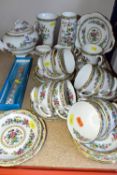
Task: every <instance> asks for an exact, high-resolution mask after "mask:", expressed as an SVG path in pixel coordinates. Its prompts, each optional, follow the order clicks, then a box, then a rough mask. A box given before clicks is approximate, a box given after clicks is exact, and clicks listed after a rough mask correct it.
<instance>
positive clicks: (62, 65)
mask: <svg viewBox="0 0 117 175" xmlns="http://www.w3.org/2000/svg"><path fill="white" fill-rule="evenodd" d="M36 51H37V55H38V56H39V57H38V61H37V67H36V69H35V75H36V77H37V78H38V80H39V81H41V82H43V81H50V80H54V81H59V80H64V79H68V78H70V77H71V76H72V74H73V72H74V70H75V59H74V55H73V54H72V51H71V50H70V49H68V48H64V47H62V46H60V45H56V46H55V47H54V48H53V49H51V48H50V46H47V45H40V46H37V47H36ZM68 60H69V61H68Z"/></svg>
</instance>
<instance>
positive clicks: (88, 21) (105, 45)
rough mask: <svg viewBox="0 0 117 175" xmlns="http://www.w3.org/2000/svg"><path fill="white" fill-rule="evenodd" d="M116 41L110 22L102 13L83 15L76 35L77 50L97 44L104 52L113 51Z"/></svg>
mask: <svg viewBox="0 0 117 175" xmlns="http://www.w3.org/2000/svg"><path fill="white" fill-rule="evenodd" d="M114 43H115V39H114V36H113V32H112V27H111V24H110V22H109V21H108V20H107V19H106V18H105V17H104V16H103V15H101V14H100V13H90V14H86V15H83V16H82V17H81V18H80V19H79V21H78V27H77V34H76V42H75V46H76V48H82V46H84V45H86V44H96V45H99V46H101V47H102V49H103V52H104V53H107V52H109V51H111V50H112V48H113V46H114Z"/></svg>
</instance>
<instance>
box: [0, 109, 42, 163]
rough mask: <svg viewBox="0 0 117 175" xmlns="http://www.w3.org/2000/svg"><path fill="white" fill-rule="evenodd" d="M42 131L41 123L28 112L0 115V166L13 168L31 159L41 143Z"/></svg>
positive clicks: (21, 111) (15, 111) (16, 111)
mask: <svg viewBox="0 0 117 175" xmlns="http://www.w3.org/2000/svg"><path fill="white" fill-rule="evenodd" d="M42 129H43V128H42V122H41V121H40V120H38V119H37V117H36V116H35V115H33V114H32V113H31V112H29V111H26V110H12V111H8V112H5V113H3V114H1V115H0V131H1V132H0V165H1V166H14V165H18V164H21V163H22V162H24V161H26V160H28V159H30V158H32V157H33V155H34V154H35V153H36V152H37V150H36V149H38V148H37V145H38V146H39V142H41V139H42ZM38 150H39V149H38Z"/></svg>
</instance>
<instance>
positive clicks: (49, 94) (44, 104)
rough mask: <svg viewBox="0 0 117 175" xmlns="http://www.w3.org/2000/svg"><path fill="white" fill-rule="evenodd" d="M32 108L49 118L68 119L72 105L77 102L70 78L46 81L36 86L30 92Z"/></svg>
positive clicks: (41, 115)
mask: <svg viewBox="0 0 117 175" xmlns="http://www.w3.org/2000/svg"><path fill="white" fill-rule="evenodd" d="M30 99H31V106H32V109H33V110H34V111H35V112H36V113H37V114H38V115H39V116H40V117H44V118H48V119H56V118H58V116H59V117H60V118H63V119H66V118H67V116H68V111H69V109H70V107H71V106H72V105H73V104H74V103H75V102H76V93H75V90H74V87H73V85H72V83H71V82H70V81H69V80H66V81H60V82H54V81H50V82H48V83H47V82H46V83H43V84H41V85H40V87H34V88H33V89H32V91H31V93H30Z"/></svg>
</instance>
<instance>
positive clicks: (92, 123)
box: [67, 101, 102, 143]
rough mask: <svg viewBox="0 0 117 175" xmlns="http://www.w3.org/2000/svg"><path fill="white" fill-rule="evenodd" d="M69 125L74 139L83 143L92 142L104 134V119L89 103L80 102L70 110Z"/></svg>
mask: <svg viewBox="0 0 117 175" xmlns="http://www.w3.org/2000/svg"><path fill="white" fill-rule="evenodd" d="M67 125H68V129H69V131H70V133H71V135H72V136H73V138H74V139H76V140H78V141H79V142H81V143H89V142H92V141H94V140H95V139H97V138H99V137H100V134H101V133H102V117H101V115H100V113H99V111H98V110H97V109H96V108H95V107H94V106H93V105H92V104H90V103H89V102H87V101H79V102H77V103H75V104H74V105H73V106H72V107H71V108H70V110H69V113H68V118H67Z"/></svg>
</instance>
